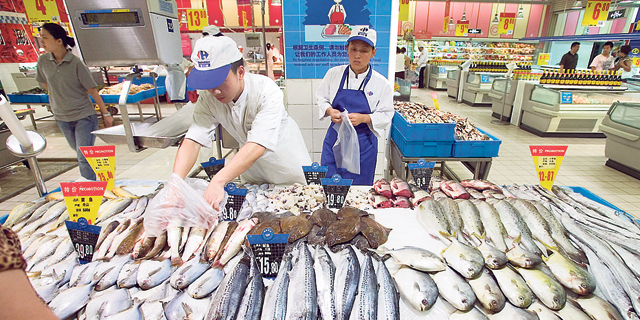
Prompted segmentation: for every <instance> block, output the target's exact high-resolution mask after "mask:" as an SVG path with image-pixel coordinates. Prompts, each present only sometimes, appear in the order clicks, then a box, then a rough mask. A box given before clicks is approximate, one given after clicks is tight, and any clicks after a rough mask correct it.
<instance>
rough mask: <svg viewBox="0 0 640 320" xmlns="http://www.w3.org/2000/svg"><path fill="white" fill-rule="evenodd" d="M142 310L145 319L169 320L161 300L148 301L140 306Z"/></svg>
mask: <svg viewBox="0 0 640 320" xmlns="http://www.w3.org/2000/svg"><path fill="white" fill-rule="evenodd" d="M140 312H142V315H143V316H144V319H145V320H167V317H165V315H164V309H162V302H161V301H160V300H158V301H146V302H145V303H143V304H142V305H141V306H140Z"/></svg>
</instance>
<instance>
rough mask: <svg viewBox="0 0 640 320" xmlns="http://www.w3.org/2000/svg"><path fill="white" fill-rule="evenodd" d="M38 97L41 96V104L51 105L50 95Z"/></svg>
mask: <svg viewBox="0 0 640 320" xmlns="http://www.w3.org/2000/svg"><path fill="white" fill-rule="evenodd" d="M37 96H40V102H42V103H49V95H48V94H37Z"/></svg>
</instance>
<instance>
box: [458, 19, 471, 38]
mask: <svg viewBox="0 0 640 320" xmlns="http://www.w3.org/2000/svg"><path fill="white" fill-rule="evenodd" d="M468 35H469V21H468V20H467V21H462V20H458V24H457V25H456V37H466V36H468Z"/></svg>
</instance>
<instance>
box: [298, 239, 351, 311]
mask: <svg viewBox="0 0 640 320" xmlns="http://www.w3.org/2000/svg"><path fill="white" fill-rule="evenodd" d="M338 265H339V266H340V268H337V271H336V280H335V290H336V294H335V297H336V319H337V320H346V319H349V315H350V314H351V309H352V308H353V303H354V300H355V295H356V291H357V290H358V281H359V278H360V263H359V262H358V257H357V256H356V253H355V251H353V248H352V247H351V246H348V247H347V248H346V249H344V250H342V251H341V252H340V260H339V264H338ZM290 281H291V282H293V283H295V282H294V281H293V278H291V279H290ZM287 316H288V312H287Z"/></svg>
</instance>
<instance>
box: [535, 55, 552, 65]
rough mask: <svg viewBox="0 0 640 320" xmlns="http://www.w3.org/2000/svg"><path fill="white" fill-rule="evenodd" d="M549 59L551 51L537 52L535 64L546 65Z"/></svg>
mask: <svg viewBox="0 0 640 320" xmlns="http://www.w3.org/2000/svg"><path fill="white" fill-rule="evenodd" d="M550 59H551V53H538V62H537V65H539V66H546V65H548V64H549V60H550Z"/></svg>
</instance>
